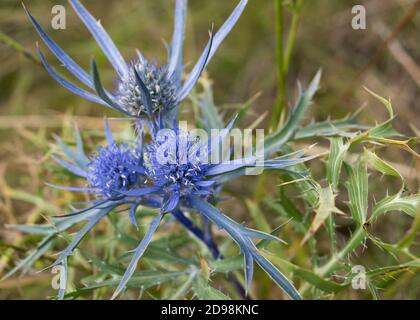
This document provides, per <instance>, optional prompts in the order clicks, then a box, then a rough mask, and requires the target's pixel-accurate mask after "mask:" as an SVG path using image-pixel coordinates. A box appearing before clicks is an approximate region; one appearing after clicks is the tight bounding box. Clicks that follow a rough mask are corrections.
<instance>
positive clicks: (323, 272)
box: [299, 226, 366, 296]
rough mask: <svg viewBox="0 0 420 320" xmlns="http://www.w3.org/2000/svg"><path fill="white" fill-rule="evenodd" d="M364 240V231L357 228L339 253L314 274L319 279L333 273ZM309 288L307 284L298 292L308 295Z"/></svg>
mask: <svg viewBox="0 0 420 320" xmlns="http://www.w3.org/2000/svg"><path fill="white" fill-rule="evenodd" d="M365 238H366V230H365V229H364V227H363V226H359V227H358V228H357V229H356V231H355V232H354V233H353V235H352V236H351V238H350V239H349V241H348V242H347V244H346V245H345V247H344V248H343V249H341V251H340V252H338V253H337V254H336V255H334V256H333V257H331V259H330V260H329V261H328V262H327V263H325V264H324V265H323V266H322V267H320V268H318V269H317V271H316V274H317V275H318V276H320V277H322V278H323V277H326V276H328V275H330V274H331V273H332V272H333V271H335V270H336V269H337V267H338V265H339V263H340V262H341V261H342V260H343V259H344V258H346V257H347V255H349V254H351V253H352V252H353V251H354V250H356V249H357V247H358V246H360V245H361V244H362V243H363V241H364V240H365ZM310 288H311V286H310V285H309V284H308V283H305V285H303V286H302V288H301V289H300V290H299V291H300V293H301V295H302V296H304V295H305V294H307V293H308V291H309V290H310Z"/></svg>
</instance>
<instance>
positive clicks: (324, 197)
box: [301, 186, 344, 245]
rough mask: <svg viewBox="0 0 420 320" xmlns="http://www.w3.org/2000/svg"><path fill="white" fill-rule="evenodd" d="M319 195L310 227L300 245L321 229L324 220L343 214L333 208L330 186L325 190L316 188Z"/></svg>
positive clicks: (333, 200)
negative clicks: (336, 214)
mask: <svg viewBox="0 0 420 320" xmlns="http://www.w3.org/2000/svg"><path fill="white" fill-rule="evenodd" d="M318 193H319V204H318V207H317V208H316V209H315V217H314V219H313V220H312V224H311V227H310V228H309V230H308V232H307V233H306V234H305V237H304V238H303V240H302V242H301V245H302V244H304V243H305V242H306V241H307V240H308V239H309V237H310V236H312V235H314V234H315V232H316V231H317V230H318V229H319V227H321V225H322V224H323V223H324V222H325V220H326V219H327V218H328V217H330V216H331V215H332V214H333V213H339V214H344V213H343V212H342V211H341V210H339V209H337V208H336V206H335V194H334V193H333V191H332V188H331V186H328V187H326V188H321V187H319V188H318Z"/></svg>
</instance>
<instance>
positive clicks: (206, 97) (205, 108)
mask: <svg viewBox="0 0 420 320" xmlns="http://www.w3.org/2000/svg"><path fill="white" fill-rule="evenodd" d="M200 82H201V85H202V86H203V88H204V92H203V94H202V96H201V97H200V98H199V99H198V106H199V107H200V110H201V114H202V119H203V125H204V129H206V131H208V132H210V130H211V129H222V128H224V126H225V125H224V122H223V119H222V117H221V115H220V114H219V111H218V108H217V106H216V105H215V104H214V100H213V89H212V85H211V81H210V80H209V79H207V78H204V77H203V78H202V79H201V81H200Z"/></svg>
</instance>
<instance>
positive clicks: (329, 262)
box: [3, 0, 420, 299]
mask: <svg viewBox="0 0 420 320" xmlns="http://www.w3.org/2000/svg"><path fill="white" fill-rule="evenodd" d="M69 3H70V4H71V6H72V7H73V8H74V10H75V11H76V13H77V14H78V16H79V17H80V19H81V20H82V22H83V23H84V24H85V25H86V27H87V28H88V30H89V31H90V32H91V33H92V35H93V37H94V38H95V40H96V41H97V42H98V44H99V46H100V47H101V49H102V51H103V52H104V54H105V56H106V57H107V58H108V60H109V61H110V62H111V64H112V66H113V67H114V68H115V70H116V73H117V77H116V80H115V90H107V89H105V88H104V87H103V85H102V81H101V78H100V75H99V70H98V68H97V65H96V63H95V61H94V60H92V61H91V64H90V72H86V71H85V70H83V69H82V68H81V67H80V66H79V65H78V64H76V62H75V61H74V60H73V59H72V58H71V57H70V56H69V55H68V54H67V53H65V52H64V51H63V50H62V49H61V48H60V47H59V45H58V44H57V43H56V42H55V41H54V40H52V38H51V37H50V36H49V35H48V34H47V33H46V32H45V31H44V30H43V29H42V27H41V26H40V24H39V23H38V22H37V21H36V20H35V18H34V17H33V16H32V15H31V13H29V11H28V10H27V9H26V8H25V10H26V13H27V15H28V17H29V19H30V21H31V22H32V24H33V25H34V27H35V29H36V31H37V32H38V34H39V35H40V37H41V38H42V40H43V41H44V43H45V44H46V45H47V47H48V48H49V49H50V50H51V51H52V53H53V54H54V55H55V56H56V57H57V59H58V60H59V61H60V62H61V63H62V64H63V65H64V66H65V67H66V69H67V70H68V71H69V72H70V73H71V74H72V75H74V76H75V77H76V78H77V79H78V80H79V81H80V82H81V83H82V84H83V85H85V87H86V88H82V87H80V86H78V85H75V84H73V83H72V82H69V81H68V80H65V78H64V77H63V76H61V75H60V74H58V73H57V72H56V71H55V69H54V68H53V67H52V66H51V65H50V64H49V62H47V60H46V58H45V56H44V55H43V54H42V52H41V49H39V48H38V50H39V54H40V59H41V62H42V63H43V65H44V66H45V68H46V70H47V71H48V73H49V74H51V76H52V77H53V78H54V79H55V80H56V81H57V82H59V84H61V85H62V86H64V87H65V88H67V89H68V90H70V91H71V92H73V93H75V94H76V95H78V96H81V97H82V98H85V99H87V100H89V101H92V102H95V103H99V104H101V105H104V106H106V107H109V108H110V109H112V110H113V111H116V112H118V113H121V114H123V115H126V116H127V117H126V120H127V122H126V125H125V126H124V129H123V130H122V131H117V130H111V127H112V126H111V125H110V122H109V121H108V120H105V122H104V130H103V133H102V132H101V133H99V136H100V138H101V141H98V143H99V145H96V144H95V143H94V142H97V139H91V138H92V137H90V136H89V134H91V133H92V131H91V130H85V131H84V132H82V133H81V132H79V130H78V129H77V126H76V128H75V130H74V132H73V135H74V140H75V144H73V143H69V142H68V141H64V140H62V139H61V138H59V137H57V138H56V142H57V143H56V145H55V146H54V147H53V150H52V151H50V152H51V153H53V156H52V158H53V160H54V161H51V162H55V164H54V170H56V171H57V172H60V175H57V177H56V178H54V181H53V182H54V184H52V183H49V182H50V181H48V183H47V185H48V187H49V188H52V189H51V190H53V192H57V193H58V194H61V193H63V194H66V195H67V196H68V197H69V198H70V199H71V200H69V203H68V204H69V207H70V210H69V212H66V213H64V214H58V213H57V214H55V215H53V216H46V217H45V218H46V220H47V223H44V224H26V225H9V228H11V229H14V230H17V231H20V232H22V233H27V234H29V235H30V236H29V238H30V239H31V240H35V241H38V243H37V245H36V246H35V248H33V250H31V251H30V253H29V254H28V255H27V256H26V257H25V258H24V259H23V260H21V261H19V262H18V263H16V264H15V266H14V267H12V268H11V269H10V270H9V271H8V273H7V274H6V275H5V276H4V277H3V278H8V277H10V276H12V275H14V274H15V273H17V272H19V271H20V272H21V274H26V273H28V272H29V271H31V269H32V268H34V267H35V268H37V263H38V260H41V259H42V260H44V261H46V263H43V264H42V266H43V267H46V269H50V268H59V270H60V288H59V292H58V298H59V299H75V298H79V297H94V298H110V297H111V298H112V299H115V298H117V297H119V296H121V295H122V294H123V293H124V292H125V295H127V296H130V297H133V295H132V294H133V292H137V291H138V292H139V297H142V296H143V295H144V294H148V295H150V296H151V297H152V298H155V297H156V296H157V295H156V294H159V298H162V299H179V298H198V299H230V298H243V299H250V298H255V297H258V296H256V294H255V292H254V290H253V287H258V288H261V287H262V288H264V286H266V285H267V284H266V283H268V282H265V281H261V283H258V284H256V283H254V284H253V282H252V280H253V274H254V265H255V263H256V264H257V265H258V266H259V267H260V268H261V269H262V271H264V274H265V276H266V278H267V280H269V279H268V278H271V280H272V282H274V283H275V284H276V285H277V286H278V287H279V288H280V289H281V290H282V292H283V293H284V294H285V295H287V296H288V297H289V298H292V299H302V297H303V298H324V297H330V296H331V295H332V294H334V295H337V296H338V295H339V294H340V293H341V292H343V291H344V290H345V289H346V288H349V287H350V286H351V285H352V281H353V279H354V277H355V275H354V274H353V273H352V270H353V268H352V267H354V266H357V261H356V260H357V259H356V258H355V256H356V253H359V252H358V248H360V247H364V246H365V247H370V245H371V244H373V245H375V246H378V247H380V248H381V249H383V250H384V251H385V252H386V253H388V254H389V255H390V256H391V257H392V259H394V260H395V263H392V264H390V265H386V266H380V267H377V266H375V267H372V268H368V267H367V266H366V269H367V272H366V279H367V287H368V289H369V293H370V294H371V295H372V297H374V298H378V297H379V296H380V288H384V287H386V286H388V285H390V284H392V281H393V279H394V278H395V276H396V275H398V274H399V273H402V272H404V271H417V270H418V269H419V266H420V265H419V259H418V257H416V254H415V252H414V251H413V249H412V247H413V244H414V243H415V239H416V235H417V233H418V230H419V226H420V223H419V222H420V218H419V202H420V198H419V194H418V193H414V194H413V193H411V194H410V193H409V192H408V190H407V185H406V181H405V180H404V177H403V175H402V174H401V173H400V172H399V170H397V168H396V166H394V165H393V164H392V163H389V162H387V161H386V160H384V159H383V157H382V156H381V151H382V150H383V149H385V148H387V147H394V148H400V149H402V150H404V151H406V152H408V154H409V155H410V156H413V157H414V158H415V159H417V158H418V157H419V156H418V154H417V153H416V152H415V150H414V146H415V144H416V143H417V140H416V139H405V138H403V137H402V135H400V134H399V133H398V132H396V131H395V130H394V129H393V127H392V121H393V119H394V117H395V115H394V113H393V108H392V105H391V103H390V101H388V100H386V99H384V98H382V97H380V96H378V95H376V94H374V93H373V92H371V91H369V90H368V91H369V92H370V93H371V94H372V95H373V96H374V97H376V98H377V99H378V100H379V101H380V102H382V103H383V104H384V105H385V106H386V108H387V110H388V113H389V119H387V120H386V121H384V122H382V123H379V124H376V125H375V126H372V127H371V126H365V125H360V124H359V123H357V115H358V114H359V113H358V112H356V113H355V114H354V115H351V116H348V117H345V118H343V119H337V120H331V119H327V120H325V121H321V122H312V123H310V124H308V125H306V126H302V122H303V118H304V117H305V115H306V114H307V111H308V108H309V107H310V105H311V104H312V101H313V98H314V95H315V93H316V91H317V89H318V87H319V82H320V77H321V72H318V73H317V74H316V75H315V77H314V78H313V80H312V81H311V82H310V83H309V85H308V86H307V87H306V88H305V89H303V88H302V87H301V86H299V91H298V97H297V99H296V102H295V104H294V106H293V107H292V108H290V110H288V112H287V116H286V117H285V119H284V121H280V122H279V121H277V116H276V117H275V118H276V119H275V121H274V123H277V122H279V125H278V126H277V125H276V126H274V127H272V130H271V131H270V132H269V134H268V135H266V136H263V138H262V139H259V140H258V139H257V136H258V134H255V138H256V139H255V140H256V141H255V143H254V141H253V138H254V135H251V136H248V139H245V141H241V142H243V143H244V145H246V147H247V148H246V149H247V151H246V152H245V150H244V152H243V153H242V152H241V153H239V155H238V154H237V153H236V151H237V148H236V147H237V140H236V139H235V137H236V136H235V135H236V134H237V132H238V130H239V126H240V123H241V121H242V120H244V118H245V115H249V114H248V111H249V110H250V109H249V108H250V106H251V103H250V102H248V103H245V104H243V105H240V106H238V110H235V112H234V113H233V116H231V117H230V120H229V121H227V122H225V119H227V118H228V117H227V116H226V110H224V109H223V108H222V107H219V106H216V104H215V99H214V97H213V93H212V88H211V84H210V83H211V82H210V81H209V80H208V78H207V77H205V76H203V75H202V73H203V70H204V69H205V67H206V66H207V64H208V62H209V61H210V59H211V58H212V57H213V55H214V53H215V51H216V49H217V48H218V47H219V46H220V44H221V42H222V41H223V40H224V39H225V37H226V36H227V35H228V33H229V32H230V31H231V29H232V28H233V27H234V25H235V24H236V22H237V21H238V19H239V17H240V16H241V14H242V12H243V11H244V10H245V8H246V4H247V1H243V0H242V1H239V2H238V4H237V5H236V7H235V9H234V10H233V12H232V14H231V15H230V16H229V17H228V19H227V20H226V22H225V23H224V24H223V25H222V26H221V27H220V28H219V29H218V30H217V31H216V32H213V30H212V31H211V32H210V39H209V41H208V44H207V46H206V47H205V49H204V50H203V52H202V54H201V55H200V57H199V58H198V61H197V62H196V64H195V65H194V66H193V68H192V70H191V71H190V72H189V73H188V74H187V75H185V73H186V72H185V71H186V70H185V69H186V68H184V61H183V40H184V29H185V18H186V7H187V1H186V0H176V1H175V19H174V21H175V22H174V33H173V37H172V43H171V44H170V46H169V47H168V53H169V58H168V62H167V64H166V65H163V66H158V65H157V64H156V63H155V62H152V61H149V60H147V59H146V58H145V57H144V56H143V55H142V54H141V53H140V52H137V53H136V57H135V58H134V60H132V62H131V63H127V62H126V60H124V59H123V57H122V55H121V54H120V53H119V51H118V50H117V48H116V46H115V45H114V44H113V42H112V40H111V38H110V36H109V35H108V34H107V33H106V32H105V30H104V28H103V27H102V26H101V24H100V23H99V22H98V21H97V20H96V19H95V18H94V17H93V16H92V15H91V14H90V13H89V12H88V11H87V10H86V8H85V7H84V6H83V5H82V4H81V3H80V2H79V1H77V0H69ZM299 3H300V2H299ZM299 12H300V10H299ZM296 14H298V11H296ZM292 30H293V29H292ZM289 58H290V57H289ZM289 58H287V59H286V60H288V59H289ZM287 64H288V63H287ZM183 79H185V81H182V80H183ZM197 84H198V85H197ZM194 87H195V89H194V90H193V88H194ZM187 97H188V98H190V99H191V102H192V111H194V112H193V113H194V120H195V126H196V127H197V128H195V129H192V130H191V126H187V125H184V124H185V123H184V122H183V121H179V120H181V119H179V118H180V115H178V109H179V108H180V107H183V106H182V105H181V102H182V101H184V100H185V99H186V98H187ZM280 100H281V99H280ZM263 117H264V115H261V116H259V117H258V118H257V120H256V121H255V122H254V124H252V125H251V127H252V128H255V127H256V126H257V125H258V124H259V123H261V121H262V119H263ZM120 120H121V119H120ZM119 122H120V123H121V121H119ZM133 124H134V126H133ZM192 127H194V126H192ZM214 132H216V134H214ZM97 135H98V132H95V136H96V138H97ZM102 138H103V139H102ZM231 138H233V142H232V141H231ZM314 139H315V140H316V141H322V142H325V141H327V142H329V148H325V147H322V146H315V147H312V148H306V146H309V145H311V143H313V140H314ZM102 140H103V141H102ZM83 141H88V143H86V142H85V143H84V142H83ZM309 141H310V143H308V142H309ZM295 142H298V143H299V144H304V145H305V147H303V149H302V150H299V149H294V148H293V147H294V143H295ZM244 147H245V146H244ZM244 149H245V148H244ZM314 150H315V151H314ZM306 152H308V153H310V155H307V156H304V154H305V153H306ZM319 158H322V160H326V161H325V166H324V168H323V171H324V172H325V176H322V173H321V174H320V173H319V172H317V173H316V174H312V173H311V171H310V170H309V167H308V163H309V164H310V163H312V162H315V161H319ZM309 160H313V161H309ZM267 171H269V172H270V176H271V178H272V179H263V178H262V177H264V176H260V177H261V179H260V180H259V181H263V182H264V183H265V185H263V186H264V187H265V188H266V190H269V189H270V190H271V189H275V188H276V186H278V192H277V193H276V194H275V196H272V195H268V194H269V192H265V193H264V195H263V196H262V197H260V196H258V197H255V199H254V198H252V197H248V196H245V195H243V194H242V193H241V192H232V189H231V188H230V182H231V181H234V180H236V179H244V178H245V179H254V181H256V180H257V179H259V177H257V176H252V175H251V176H249V177H244V176H246V175H247V174H248V173H250V172H251V173H252V174H255V172H257V173H261V172H267ZM375 172H376V173H379V174H381V175H384V176H385V177H391V178H393V179H398V181H399V182H400V183H401V188H400V189H399V190H398V191H397V192H390V193H387V194H385V195H384V194H376V193H375V192H374V190H372V188H371V186H370V182H371V181H372V179H373V178H374V177H375V176H374V173H375ZM319 175H321V176H319ZM61 177H66V178H68V179H66V181H68V180H70V181H72V182H74V184H71V185H66V186H63V184H66V183H64V182H62V181H61V180H60V179H61ZM260 184H261V183H260V182H258V186H260ZM258 186H257V189H258ZM226 195H229V196H230V198H231V199H232V200H233V201H231V203H234V205H240V204H244V206H245V207H246V208H247V209H248V212H249V217H247V218H246V219H245V221H246V223H242V221H236V219H237V218H235V219H234V218H233V217H234V216H235V217H237V216H236V215H234V214H233V213H234V211H233V210H232V209H230V208H229V206H227V208H224V205H225V204H224V202H225V200H227V197H226ZM296 195H297V196H296ZM74 200H77V201H74ZM221 208H224V209H221ZM395 211H402V212H404V213H406V214H407V216H408V217H409V218H410V219H413V222H412V225H411V227H410V230H409V231H408V232H407V234H406V235H405V236H404V237H402V238H401V239H400V240H399V241H398V242H397V243H387V242H385V241H383V240H381V239H380V238H379V237H378V236H376V235H374V232H373V231H372V230H371V227H372V226H373V225H375V223H377V221H378V220H379V219H383V218H384V216H385V214H386V213H389V212H395ZM343 219H344V221H347V223H346V224H345V227H348V226H350V227H351V232H350V233H349V235H347V237H346V239H345V242H344V243H342V242H343V236H342V235H341V234H339V232H340V231H339V230H341V229H343V228H344V227H343V226H342V225H341V224H344V223H343ZM349 221H350V222H349ZM251 225H255V227H254V228H251V227H250V226H251ZM324 230H325V232H326V235H327V237H326V238H328V240H329V243H330V248H329V251H328V252H327V253H325V249H324V251H322V252H320V251H318V250H319V248H318V246H317V239H318V236H319V235H320V234H321V233H322V232H323V231H324ZM280 233H281V237H282V238H285V240H287V242H285V241H284V240H282V239H280V238H279V237H280ZM89 239H90V240H91V241H92V240H93V241H94V245H95V249H97V247H96V245H98V247H99V248H100V249H99V250H95V252H96V254H95V255H93V254H91V253H90V252H89V251H90V250H88V246H86V245H85V244H86V242H87V241H88V240H89ZM232 240H233V241H232ZM294 247H299V248H300V249H299V250H295V249H293V248H294ZM289 248H291V249H290V250H289ZM127 249H129V251H127ZM51 251H53V252H59V253H58V254H57V255H54V256H51V255H50V254H49V253H50V252H51ZM298 252H304V253H308V252H309V255H310V259H306V257H307V256H305V255H300V254H299V253H298ZM302 257H304V259H303V260H302ZM53 270H54V269H53ZM75 270H76V271H77V276H79V273H81V274H85V275H86V274H87V276H85V277H83V278H82V279H81V280H80V281H79V279H78V278H75V272H74V271H75ZM267 275H268V277H267ZM338 279H339V280H338ZM221 280H222V281H221ZM272 282H270V283H272ZM80 283H81V284H82V285H80ZM219 283H222V284H223V285H222V286H219ZM162 287H163V288H162ZM216 287H217V288H216ZM270 288H271V287H270ZM131 289H138V290H131ZM111 292H112V294H111Z"/></svg>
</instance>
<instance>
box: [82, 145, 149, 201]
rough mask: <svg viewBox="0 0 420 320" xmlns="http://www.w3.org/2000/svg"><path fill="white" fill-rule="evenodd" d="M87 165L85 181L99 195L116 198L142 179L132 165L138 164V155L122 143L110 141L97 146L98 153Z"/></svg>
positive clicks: (139, 160)
mask: <svg viewBox="0 0 420 320" xmlns="http://www.w3.org/2000/svg"><path fill="white" fill-rule="evenodd" d="M90 160H91V161H90V162H89V164H88V166H87V171H88V172H87V177H86V180H87V183H88V186H89V187H90V188H92V189H93V190H94V192H96V193H97V194H98V195H99V196H102V197H107V198H110V199H112V198H118V197H119V196H120V195H121V194H120V192H121V191H127V190H129V189H131V188H133V187H135V186H137V185H139V184H140V183H141V182H142V181H141V180H142V176H141V175H140V174H139V173H138V172H137V171H135V170H133V169H132V168H133V167H136V166H138V165H139V164H140V162H141V159H140V155H138V154H136V153H135V151H133V150H130V148H129V147H128V146H126V145H124V144H116V143H111V145H109V146H106V147H99V150H98V153H97V154H95V155H94V156H93V157H91V159H90Z"/></svg>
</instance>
